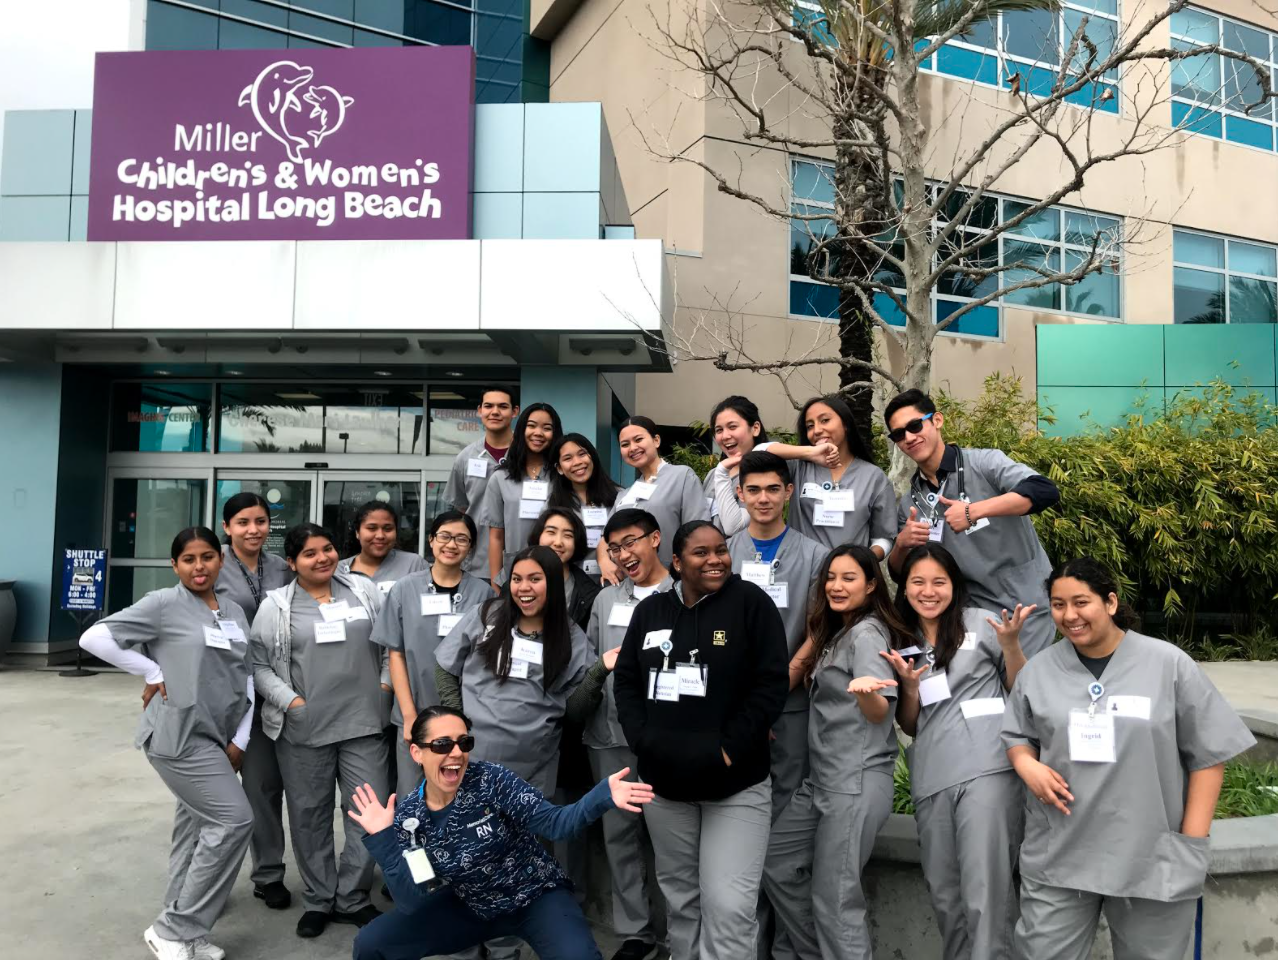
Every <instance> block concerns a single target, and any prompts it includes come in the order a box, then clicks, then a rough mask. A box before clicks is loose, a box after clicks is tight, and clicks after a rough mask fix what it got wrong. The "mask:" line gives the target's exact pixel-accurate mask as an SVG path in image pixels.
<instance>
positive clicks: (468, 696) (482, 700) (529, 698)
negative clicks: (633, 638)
mask: <svg viewBox="0 0 1278 960" xmlns="http://www.w3.org/2000/svg"><path fill="white" fill-rule="evenodd" d="M481 612H482V610H481V608H478V607H472V608H471V610H470V611H469V612H468V613H467V614H466V615H465V616H464V617H462V619H461V622H460V623H459V624H457V626H455V627H453V630H452V633H450V634H449V635H448V636H447V637H445V638H444V642H443V643H441V644H440V645H439V647H438V648H437V649H436V650H435V660H436V662H437V663H438V664H439V665H440V666H441V667H442V668H443V669H444V670H446V671H448V672H449V673H451V674H452V675H453V676H455V677H460V678H461V692H462V707H463V709H464V710H465V711H466V715H467V716H468V717H470V719H471V721H473V723H474V734H475V750H474V752H473V753H472V754H471V756H472V757H474V758H475V759H476V760H491V761H492V762H493V763H500V764H502V765H503V766H506V767H509V768H510V769H511V770H513V771H515V773H517V774H518V775H519V776H521V777H523V778H524V779H525V780H528V781H530V782H532V783H537V782H540V781H538V779H537V777H538V776H541V777H542V778H543V779H544V778H545V776H547V775H549V774H548V773H547V768H550V769H553V766H554V765H555V764H557V763H558V762H559V731H560V727H561V725H562V723H563V718H564V711H565V710H566V709H567V704H568V696H569V694H571V693H572V692H573V690H575V689H576V688H577V686H578V685H579V684H580V683H581V681H582V680H583V679H584V678H585V676H586V670H587V669H589V667H590V665H591V664H592V663H593V662H594V661H593V659H592V658H591V656H590V652H589V648H590V641H588V640H587V639H586V635H585V634H584V633H582V632H581V629H580V628H579V627H578V626H577V625H576V624H571V625H570V626H569V631H570V633H571V636H572V654H571V656H570V657H569V660H568V664H567V666H565V667H564V670H563V672H562V673H560V675H559V677H558V679H557V680H556V681H555V682H554V684H553V685H552V686H551V688H550V689H549V690H545V689H543V687H542V677H543V671H542V666H541V664H537V663H531V664H529V667H528V677H527V679H516V678H515V677H509V678H507V680H506V682H505V683H502V682H501V681H500V680H499V679H498V678H497V677H496V676H494V675H493V674H492V673H491V672H490V671H489V669H488V667H487V665H486V664H485V663H484V658H483V656H482V655H480V654H479V653H478V652H477V649H476V648H477V647H478V645H479V642H480V641H481V640H482V639H483V637H484V635H485V633H486V632H487V628H486V627H485V626H484V624H483V622H482V620H481V617H480V614H481ZM525 639H530V640H533V642H536V643H540V638H531V637H529V638H525Z"/></svg>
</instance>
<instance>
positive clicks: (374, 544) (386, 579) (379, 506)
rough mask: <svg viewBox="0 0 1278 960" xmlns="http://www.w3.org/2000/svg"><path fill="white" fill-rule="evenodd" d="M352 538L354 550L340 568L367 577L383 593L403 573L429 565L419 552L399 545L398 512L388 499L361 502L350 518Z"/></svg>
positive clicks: (347, 572) (339, 571)
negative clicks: (403, 548)
mask: <svg viewBox="0 0 1278 960" xmlns="http://www.w3.org/2000/svg"><path fill="white" fill-rule="evenodd" d="M351 540H352V543H351V548H350V549H351V551H352V553H351V555H349V556H347V558H346V559H345V560H343V561H342V562H341V563H340V564H338V567H337V572H338V573H343V574H351V573H353V574H357V575H359V576H364V577H368V579H370V580H372V581H373V583H375V584H377V588H378V589H379V590H381V592H382V596H383V597H384V596H386V594H388V593H390V589H391V587H393V586H395V581H397V580H399V579H400V577H406V576H408V575H409V574H410V573H417V572H418V571H419V570H425V569H426V561H425V560H423V559H422V558H421V557H420V556H419V555H418V554H416V553H410V552H408V551H407V550H400V549H399V547H398V546H397V544H398V543H399V514H398V513H397V512H396V510H395V508H394V507H392V506H391V505H390V504H389V503H383V502H382V501H381V500H369V501H368V502H367V503H365V504H361V505H360V508H359V509H358V510H356V511H355V516H354V518H353V519H352V520H351Z"/></svg>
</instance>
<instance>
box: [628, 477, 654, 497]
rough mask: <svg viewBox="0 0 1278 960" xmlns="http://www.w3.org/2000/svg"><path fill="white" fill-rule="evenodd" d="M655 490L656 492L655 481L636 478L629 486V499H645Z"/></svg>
mask: <svg viewBox="0 0 1278 960" xmlns="http://www.w3.org/2000/svg"><path fill="white" fill-rule="evenodd" d="M656 492H657V485H656V484H655V483H647V482H645V481H643V480H636V481H635V483H634V484H633V485H632V486H631V487H630V497H629V499H631V500H647V499H649V498H650V497H651V496H652V495H653V494H654V493H656Z"/></svg>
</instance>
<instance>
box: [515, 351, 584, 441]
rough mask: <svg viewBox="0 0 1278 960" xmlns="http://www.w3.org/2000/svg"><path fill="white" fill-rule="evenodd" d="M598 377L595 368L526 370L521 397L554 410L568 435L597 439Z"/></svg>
mask: <svg viewBox="0 0 1278 960" xmlns="http://www.w3.org/2000/svg"><path fill="white" fill-rule="evenodd" d="M598 376H599V375H598V373H597V372H596V370H595V368H594V367H561V366H523V367H520V370H519V395H520V396H521V397H527V398H534V397H535V398H536V399H537V400H539V401H541V402H543V403H548V404H550V405H551V406H552V407H554V408H555V410H556V411H557V412H558V413H559V418H560V419H561V420H562V421H563V425H564V433H574V432H575V433H584V434H585V435H586V436H588V437H591V438H593V437H594V436H595V429H596V426H597V422H598V403H599V389H598V383H597V381H598Z"/></svg>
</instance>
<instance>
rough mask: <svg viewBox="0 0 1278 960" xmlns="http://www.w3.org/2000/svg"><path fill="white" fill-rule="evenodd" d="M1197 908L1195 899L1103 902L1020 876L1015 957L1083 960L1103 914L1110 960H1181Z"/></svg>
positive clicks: (1113, 899)
mask: <svg viewBox="0 0 1278 960" xmlns="http://www.w3.org/2000/svg"><path fill="white" fill-rule="evenodd" d="M1196 906H1197V901H1196V900H1176V901H1174V902H1172V903H1165V902H1163V901H1161V900H1142V899H1140V898H1138V897H1104V896H1101V895H1100V894H1099V893H1088V892H1087V891H1085V890H1068V889H1066V888H1064V887H1049V886H1047V885H1046V884H1042V883H1039V882H1037V881H1036V880H1031V879H1029V878H1028V877H1022V878H1021V918H1020V920H1019V921H1018V922H1017V924H1016V950H1017V954H1018V956H1020V957H1024V958H1026V960H1087V958H1088V957H1090V956H1091V954H1092V943H1093V941H1094V940H1095V939H1096V925H1097V924H1098V923H1099V922H1100V915H1101V911H1104V913H1105V919H1106V920H1108V921H1109V934H1110V942H1111V943H1112V944H1113V947H1114V960H1182V958H1183V957H1184V956H1185V954H1186V952H1187V951H1188V949H1189V943H1190V939H1191V938H1192V937H1193V933H1194V915H1195V913H1196V912H1197V911H1196Z"/></svg>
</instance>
